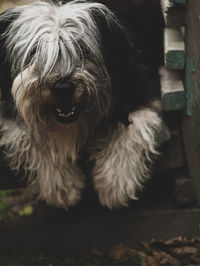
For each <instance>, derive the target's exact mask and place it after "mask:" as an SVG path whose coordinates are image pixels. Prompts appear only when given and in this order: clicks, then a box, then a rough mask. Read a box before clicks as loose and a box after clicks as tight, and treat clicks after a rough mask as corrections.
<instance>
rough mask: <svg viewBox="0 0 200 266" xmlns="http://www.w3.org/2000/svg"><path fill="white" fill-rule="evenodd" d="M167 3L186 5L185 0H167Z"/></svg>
mask: <svg viewBox="0 0 200 266" xmlns="http://www.w3.org/2000/svg"><path fill="white" fill-rule="evenodd" d="M169 1H170V2H171V3H175V4H186V0H169Z"/></svg>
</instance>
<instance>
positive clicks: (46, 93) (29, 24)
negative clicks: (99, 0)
mask: <svg viewBox="0 0 200 266" xmlns="http://www.w3.org/2000/svg"><path fill="white" fill-rule="evenodd" d="M13 12H15V13H18V17H17V19H15V20H14V21H13V22H12V23H11V25H10V26H9V27H8V30H7V37H6V47H7V51H8V54H9V59H10V60H11V61H12V75H13V85H12V95H13V98H14V101H15V103H16V106H17V110H18V112H19V113H20V114H21V115H22V117H23V119H24V121H25V123H26V125H27V126H28V127H32V126H33V124H36V123H37V124H38V123H39V122H42V123H43V124H47V125H49V123H50V124H52V123H53V121H54V120H56V121H58V122H60V123H65V124H70V123H72V122H75V121H76V120H78V119H79V117H80V114H84V113H85V114H88V113H90V112H93V113H98V116H101V117H103V116H105V115H106V114H107V113H108V111H109V108H110V106H109V105H110V103H109V99H110V78H109V74H108V70H107V68H106V66H105V63H104V58H103V54H102V45H103V44H102V42H101V34H102V33H101V32H100V30H99V25H98V23H97V21H96V17H97V16H98V17H102V16H104V20H105V21H106V20H107V21H109V20H110V19H113V15H112V14H111V13H110V12H109V10H108V9H107V8H106V7H105V6H103V5H100V4H92V3H84V2H80V1H75V2H70V3H68V4H65V5H63V6H55V5H53V4H50V3H47V2H36V3H35V4H32V6H25V7H21V8H17V9H15V10H14V11H13V10H11V11H9V12H8V14H7V16H10V15H12V13H13ZM104 23H105V22H104ZM106 23H108V22H106Z"/></svg>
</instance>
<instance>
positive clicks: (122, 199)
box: [0, 0, 162, 209]
mask: <svg viewBox="0 0 200 266" xmlns="http://www.w3.org/2000/svg"><path fill="white" fill-rule="evenodd" d="M0 32H1V58H0V59H1V61H0V62H1V65H0V75H1V76H0V87H1V106H0V110H1V122H0V125H1V142H0V146H2V147H4V149H5V151H6V155H7V158H8V161H9V165H10V167H11V168H12V169H14V170H16V171H19V169H20V168H21V167H23V168H24V169H25V172H26V174H27V175H28V176H29V186H30V188H31V189H32V191H33V192H34V193H36V194H37V195H38V198H39V199H42V200H45V201H46V202H47V203H48V204H50V205H54V206H56V207H61V208H64V209H68V207H69V206H71V205H74V204H76V203H77V201H78V200H79V199H80V197H81V190H82V189H83V188H84V181H85V176H84V174H83V169H82V168H81V164H80V159H81V154H84V152H85V151H87V152H88V154H89V159H88V160H89V161H93V162H94V163H93V168H92V169H91V173H90V175H91V177H92V178H93V184H94V188H95V190H96V191H97V193H98V196H99V200H100V203H101V204H102V205H104V206H107V207H109V208H115V207H120V206H127V205H128V202H129V200H130V199H136V192H137V189H139V188H141V187H142V184H143V182H144V181H145V180H146V179H147V178H148V177H149V172H150V169H151V163H152V158H153V157H154V155H156V154H157V151H156V139H157V135H158V133H159V131H160V129H161V124H162V122H161V118H160V106H159V103H158V101H156V100H155V98H154V93H153V91H154V89H155V87H156V89H158V90H159V82H157V81H156V82H152V81H151V82H147V80H146V78H145V77H144V76H143V75H141V72H140V68H139V67H138V65H137V62H136V61H137V60H136V57H137V56H135V51H134V50H135V48H134V46H133V45H131V47H130V40H128V37H127V34H126V31H125V30H124V28H123V27H122V25H121V24H120V22H119V21H118V19H117V17H116V16H115V15H114V13H113V12H112V11H111V10H110V9H108V8H107V7H106V6H105V5H103V4H101V3H97V2H91V1H79V0H75V1H70V2H67V3H65V4H60V3H53V2H50V1H36V2H34V3H31V4H30V5H27V6H21V7H16V8H13V9H10V10H7V11H5V12H4V13H3V14H1V16H0Z"/></svg>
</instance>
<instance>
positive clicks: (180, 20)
mask: <svg viewBox="0 0 200 266" xmlns="http://www.w3.org/2000/svg"><path fill="white" fill-rule="evenodd" d="M161 5H162V10H163V16H164V19H165V24H166V26H167V27H182V26H185V25H186V10H187V8H186V6H185V5H177V4H174V3H173V2H170V1H169V0H161Z"/></svg>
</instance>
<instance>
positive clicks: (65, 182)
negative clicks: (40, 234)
mask: <svg viewBox="0 0 200 266" xmlns="http://www.w3.org/2000/svg"><path fill="white" fill-rule="evenodd" d="M83 187H84V176H83V174H82V172H81V170H79V168H78V166H76V165H74V164H72V163H71V162H70V161H67V162H66V164H65V165H64V166H63V165H62V166H61V165H55V164H54V163H52V162H49V161H48V160H46V158H44V159H43V162H42V163H41V166H40V168H39V169H38V170H37V178H36V179H35V181H34V182H32V189H33V190H36V193H37V194H39V199H41V200H44V201H46V202H47V204H49V205H53V206H56V207H59V208H64V209H66V210H67V209H68V208H69V207H70V206H73V205H75V204H76V203H77V201H78V200H79V199H80V197H81V190H82V188H83Z"/></svg>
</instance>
